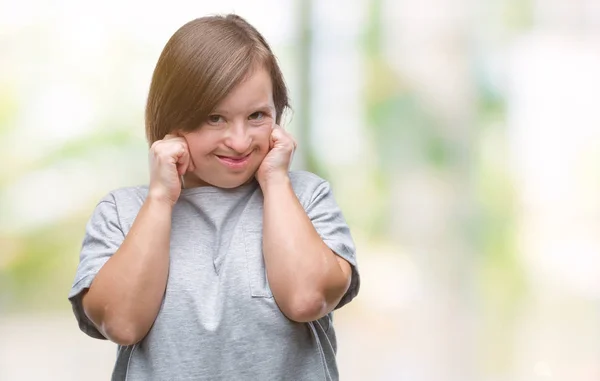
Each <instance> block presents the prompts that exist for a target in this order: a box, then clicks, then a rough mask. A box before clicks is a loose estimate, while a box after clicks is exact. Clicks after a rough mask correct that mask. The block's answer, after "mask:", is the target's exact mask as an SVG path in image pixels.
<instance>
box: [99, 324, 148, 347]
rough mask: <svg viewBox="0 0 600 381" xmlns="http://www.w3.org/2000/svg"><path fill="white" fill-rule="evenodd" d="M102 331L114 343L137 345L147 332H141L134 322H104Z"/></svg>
mask: <svg viewBox="0 0 600 381" xmlns="http://www.w3.org/2000/svg"><path fill="white" fill-rule="evenodd" d="M102 333H103V334H104V336H105V337H106V338H107V339H109V340H110V341H112V342H113V343H115V344H119V345H122V346H130V345H135V344H137V343H139V342H140V341H142V339H143V338H144V337H145V336H146V333H142V332H140V330H139V329H137V328H136V327H135V325H133V324H120V325H111V324H104V325H103V326H102Z"/></svg>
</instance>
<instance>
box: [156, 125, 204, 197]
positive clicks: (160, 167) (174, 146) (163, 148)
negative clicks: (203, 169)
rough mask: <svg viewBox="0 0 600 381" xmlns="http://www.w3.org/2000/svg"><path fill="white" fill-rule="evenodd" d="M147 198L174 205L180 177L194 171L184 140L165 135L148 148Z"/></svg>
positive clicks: (179, 192)
mask: <svg viewBox="0 0 600 381" xmlns="http://www.w3.org/2000/svg"><path fill="white" fill-rule="evenodd" d="M149 161H150V190H149V196H150V197H152V198H154V199H157V200H161V201H166V202H168V203H169V204H170V205H175V203H176V202H177V199H178V198H179V195H180V194H181V176H183V175H184V174H185V173H186V172H188V171H193V170H194V169H195V166H194V163H193V161H192V158H191V156H190V151H189V148H188V145H187V143H186V141H185V139H184V138H182V137H180V136H175V135H166V136H165V137H164V139H162V140H157V141H155V142H154V143H153V144H152V146H151V147H150V153H149Z"/></svg>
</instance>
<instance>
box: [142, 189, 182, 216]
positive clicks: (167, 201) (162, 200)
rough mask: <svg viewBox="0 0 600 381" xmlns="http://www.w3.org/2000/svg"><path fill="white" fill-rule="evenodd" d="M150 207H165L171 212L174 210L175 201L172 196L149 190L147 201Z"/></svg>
mask: <svg viewBox="0 0 600 381" xmlns="http://www.w3.org/2000/svg"><path fill="white" fill-rule="evenodd" d="M145 202H146V203H147V204H148V205H149V206H150V207H155V208H160V209H165V210H167V209H168V211H169V212H171V211H172V209H173V206H174V205H175V202H174V201H173V200H171V198H170V197H168V196H167V195H164V194H160V193H158V192H149V193H148V196H147V197H146V201H145Z"/></svg>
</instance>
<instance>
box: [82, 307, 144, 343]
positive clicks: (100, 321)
mask: <svg viewBox="0 0 600 381" xmlns="http://www.w3.org/2000/svg"><path fill="white" fill-rule="evenodd" d="M84 312H85V314H86V315H87V317H88V319H90V321H91V322H92V323H93V324H94V326H95V327H96V329H98V331H99V332H100V333H101V334H102V336H104V337H105V338H107V339H108V340H110V341H112V342H113V343H115V344H119V345H122V346H129V345H134V344H137V343H139V342H140V341H141V340H142V339H143V338H144V337H145V336H146V334H147V333H148V330H144V329H142V327H141V326H140V324H136V323H135V322H134V320H133V319H127V318H123V317H119V318H114V317H111V316H110V315H107V314H100V313H94V311H90V310H89V309H84ZM96 312H97V311H96Z"/></svg>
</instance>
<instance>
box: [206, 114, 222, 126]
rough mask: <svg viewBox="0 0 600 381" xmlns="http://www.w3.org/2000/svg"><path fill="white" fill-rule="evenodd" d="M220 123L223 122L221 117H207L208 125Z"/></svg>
mask: <svg viewBox="0 0 600 381" xmlns="http://www.w3.org/2000/svg"><path fill="white" fill-rule="evenodd" d="M222 121H223V117H222V116H221V115H209V116H208V122H209V123H213V124H216V123H220V122H222Z"/></svg>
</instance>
